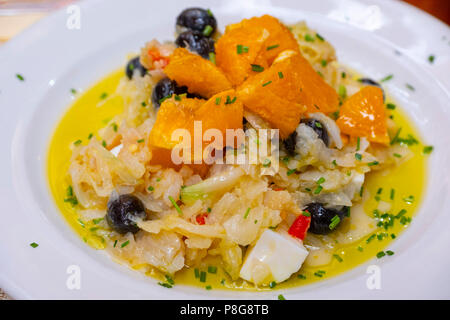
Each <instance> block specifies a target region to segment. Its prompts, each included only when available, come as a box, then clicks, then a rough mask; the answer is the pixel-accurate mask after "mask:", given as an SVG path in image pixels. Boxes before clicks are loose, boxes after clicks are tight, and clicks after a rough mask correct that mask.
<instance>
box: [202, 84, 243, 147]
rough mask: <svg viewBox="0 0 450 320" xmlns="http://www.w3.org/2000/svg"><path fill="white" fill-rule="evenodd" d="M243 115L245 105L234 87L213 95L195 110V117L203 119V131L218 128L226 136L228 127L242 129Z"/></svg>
mask: <svg viewBox="0 0 450 320" xmlns="http://www.w3.org/2000/svg"><path fill="white" fill-rule="evenodd" d="M243 117H244V107H243V105H242V102H241V101H240V100H239V99H237V96H236V92H235V91H234V90H233V89H231V90H227V91H224V92H221V93H218V94H216V95H214V96H212V97H211V98H210V99H209V100H208V101H207V102H206V103H205V104H203V105H202V106H201V107H200V108H199V109H198V110H197V111H196V112H195V119H196V120H200V121H202V129H203V132H205V131H206V130H208V129H218V130H220V132H222V135H223V137H224V138H225V134H226V129H242V119H243ZM224 142H225V141H224ZM224 145H225V143H224Z"/></svg>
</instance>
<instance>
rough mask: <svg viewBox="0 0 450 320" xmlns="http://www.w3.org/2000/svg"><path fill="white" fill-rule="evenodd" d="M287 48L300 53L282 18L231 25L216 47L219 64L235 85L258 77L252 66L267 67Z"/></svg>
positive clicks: (257, 19)
mask: <svg viewBox="0 0 450 320" xmlns="http://www.w3.org/2000/svg"><path fill="white" fill-rule="evenodd" d="M238 46H241V49H238ZM287 49H290V50H294V51H297V52H300V51H299V46H298V44H297V42H296V40H295V38H294V36H293V35H292V33H291V32H290V31H289V29H288V28H287V27H286V26H284V25H283V24H282V23H281V22H280V21H279V20H278V19H276V18H274V17H272V16H268V15H264V16H262V17H255V18H251V19H244V20H242V21H241V22H240V23H236V24H233V25H229V26H227V28H226V30H225V34H224V35H223V36H222V37H221V38H220V39H219V40H218V41H217V44H216V61H217V65H218V66H219V67H220V68H221V69H222V70H223V71H224V72H225V73H226V75H227V77H228V79H229V80H230V81H231V83H232V84H233V85H239V84H241V83H242V82H243V81H245V80H246V79H247V78H248V77H249V76H251V75H253V74H255V72H254V71H252V66H251V65H252V64H257V65H260V66H262V67H264V68H267V67H268V66H270V64H271V63H272V62H273V60H274V59H275V57H276V56H278V54H279V53H280V52H282V51H284V50H287ZM238 51H239V52H238Z"/></svg>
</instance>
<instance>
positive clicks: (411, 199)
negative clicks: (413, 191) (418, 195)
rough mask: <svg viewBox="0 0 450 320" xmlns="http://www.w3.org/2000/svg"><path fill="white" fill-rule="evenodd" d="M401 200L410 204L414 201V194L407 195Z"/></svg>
mask: <svg viewBox="0 0 450 320" xmlns="http://www.w3.org/2000/svg"><path fill="white" fill-rule="evenodd" d="M403 201H405V202H406V203H407V204H411V203H413V202H414V196H413V195H411V196H409V197H407V198H403Z"/></svg>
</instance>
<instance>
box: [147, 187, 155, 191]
mask: <svg viewBox="0 0 450 320" xmlns="http://www.w3.org/2000/svg"><path fill="white" fill-rule="evenodd" d="M147 190H148V191H150V192H152V191H153V190H155V188H153V187H152V186H149V187H148V188H147Z"/></svg>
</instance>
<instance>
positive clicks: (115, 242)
mask: <svg viewBox="0 0 450 320" xmlns="http://www.w3.org/2000/svg"><path fill="white" fill-rule="evenodd" d="M116 245H117V240H116V241H114V245H113V247H114V248H115V247H116Z"/></svg>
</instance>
